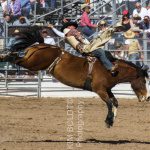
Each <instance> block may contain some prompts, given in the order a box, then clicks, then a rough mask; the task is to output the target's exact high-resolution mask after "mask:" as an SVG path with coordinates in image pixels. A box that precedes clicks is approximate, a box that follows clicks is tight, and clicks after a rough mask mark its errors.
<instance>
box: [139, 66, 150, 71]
mask: <svg viewBox="0 0 150 150" xmlns="http://www.w3.org/2000/svg"><path fill="white" fill-rule="evenodd" d="M141 69H142V70H144V71H148V70H149V66H148V65H143V66H142V67H141Z"/></svg>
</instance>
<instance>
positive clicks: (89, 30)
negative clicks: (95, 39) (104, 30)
mask: <svg viewBox="0 0 150 150" xmlns="http://www.w3.org/2000/svg"><path fill="white" fill-rule="evenodd" d="M82 33H83V34H84V35H85V37H86V38H87V39H89V37H90V36H91V35H93V34H94V31H93V30H92V28H90V27H88V26H84V27H82Z"/></svg>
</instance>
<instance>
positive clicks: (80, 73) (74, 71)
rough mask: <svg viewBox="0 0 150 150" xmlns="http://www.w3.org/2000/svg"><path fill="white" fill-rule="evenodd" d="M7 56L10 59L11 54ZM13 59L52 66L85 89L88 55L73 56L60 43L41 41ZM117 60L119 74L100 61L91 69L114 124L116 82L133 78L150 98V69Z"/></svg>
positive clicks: (61, 77) (58, 76)
mask: <svg viewBox="0 0 150 150" xmlns="http://www.w3.org/2000/svg"><path fill="white" fill-rule="evenodd" d="M1 60H2V59H1ZM3 60H5V61H9V59H8V58H3ZM13 63H15V64H18V65H19V66H22V67H24V68H27V69H29V70H32V71H38V70H44V69H47V68H48V70H49V73H50V74H52V75H53V76H54V77H55V78H56V79H58V80H59V81H60V82H62V83H64V84H66V85H69V86H72V87H77V88H81V89H85V86H84V85H85V81H86V79H87V75H88V66H89V64H88V61H87V59H86V58H80V57H76V56H73V55H71V54H70V53H68V52H66V51H63V50H62V49H61V48H59V47H57V46H51V45H46V44H39V45H36V46H32V47H29V48H28V49H27V50H26V55H25V56H24V57H23V58H17V59H16V60H15V61H13ZM117 63H118V71H119V74H118V75H117V76H116V77H112V76H111V74H110V72H109V71H107V70H106V68H105V67H104V66H103V65H102V64H101V63H100V62H99V61H96V62H95V63H94V66H93V69H92V72H91V79H92V80H91V90H92V91H93V92H95V93H97V94H98V95H99V96H100V97H101V99H102V100H103V101H104V102H105V103H106V104H107V107H108V114H107V117H106V121H105V122H106V124H107V126H108V127H110V126H112V125H113V122H114V119H115V117H116V113H117V107H118V101H117V99H116V98H115V96H114V95H113V93H112V92H111V89H112V87H114V86H115V85H116V84H118V83H123V82H130V83H131V87H132V89H133V90H134V92H135V94H136V95H137V97H138V99H139V101H142V100H148V99H149V95H148V93H149V91H148V90H147V86H146V78H148V73H147V70H142V69H141V68H139V67H137V66H135V65H134V64H132V63H130V62H126V61H123V60H117ZM49 66H50V67H49ZM50 68H51V69H50ZM87 90H88V89H87Z"/></svg>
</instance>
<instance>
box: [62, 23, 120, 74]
mask: <svg viewBox="0 0 150 150" xmlns="http://www.w3.org/2000/svg"><path fill="white" fill-rule="evenodd" d="M77 27H78V24H77V23H75V22H67V23H65V24H64V25H63V27H62V29H61V31H62V32H64V34H65V38H66V40H67V42H68V43H69V44H70V45H71V46H72V47H73V48H74V49H75V50H77V51H78V52H80V53H82V54H88V53H90V54H91V55H92V56H94V57H97V58H98V59H99V60H100V61H101V62H102V63H103V64H104V66H105V67H106V69H107V70H109V71H110V73H111V75H112V76H116V75H117V74H118V71H116V68H117V65H113V64H112V63H111V62H110V61H109V59H108V58H107V57H106V55H105V51H104V50H103V49H102V48H103V45H104V44H105V43H106V42H107V41H108V40H110V39H111V35H112V33H113V32H114V30H113V29H109V30H107V31H105V32H103V33H102V34H101V35H100V36H98V37H97V38H96V39H94V40H93V41H92V42H89V41H88V40H87V39H86V38H84V37H83V36H82V35H81V33H80V32H79V31H78V30H77Z"/></svg>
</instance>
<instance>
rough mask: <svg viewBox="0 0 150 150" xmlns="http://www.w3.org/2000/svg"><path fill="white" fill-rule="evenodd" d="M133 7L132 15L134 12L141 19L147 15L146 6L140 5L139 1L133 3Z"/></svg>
mask: <svg viewBox="0 0 150 150" xmlns="http://www.w3.org/2000/svg"><path fill="white" fill-rule="evenodd" d="M135 7H136V8H135V9H134V10H133V16H135V15H136V14H137V15H138V16H140V17H141V18H142V20H143V19H144V17H145V16H147V15H148V11H147V9H146V8H144V7H141V4H140V3H136V4H135Z"/></svg>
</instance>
